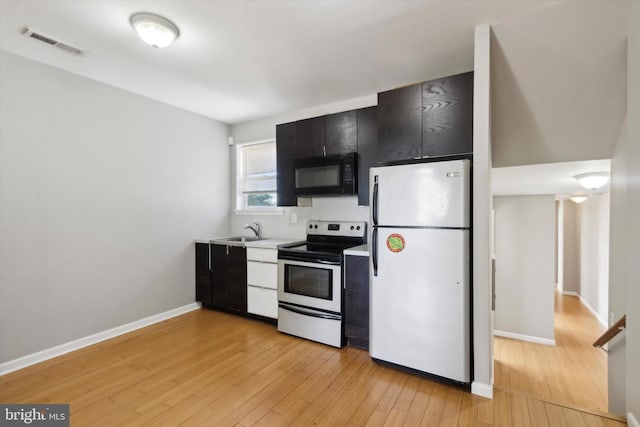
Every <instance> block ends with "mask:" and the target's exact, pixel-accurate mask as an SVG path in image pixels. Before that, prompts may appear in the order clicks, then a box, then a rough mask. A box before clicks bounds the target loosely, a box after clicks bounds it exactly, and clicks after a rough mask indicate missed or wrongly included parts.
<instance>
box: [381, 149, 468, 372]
mask: <svg viewBox="0 0 640 427" xmlns="http://www.w3.org/2000/svg"><path fill="white" fill-rule="evenodd" d="M469 169H470V166H469V160H454V161H443V162H433V163H420V164H411V165H400V166H385V167H375V168H371V169H370V172H369V173H370V183H371V188H370V196H371V198H370V200H371V204H370V218H369V219H370V224H371V227H370V236H369V242H370V243H369V244H370V263H371V265H370V267H371V268H370V275H371V277H370V279H371V280H370V332H369V353H370V355H371V357H372V358H374V359H376V360H380V361H384V362H389V363H393V364H396V365H400V366H403V367H407V368H411V369H415V370H418V371H421V372H424V373H428V374H431V375H436V376H439V377H442V378H445V379H448V380H453V381H455V382H459V383H470V382H471V377H470V375H471V373H470V372H471V337H470V330H471V325H470V318H471V316H470V310H471V307H470V281H469V271H470V263H471V261H470V249H469V233H470V215H469V207H470V204H471V200H470V185H471V184H470V182H471V181H470V171H469Z"/></svg>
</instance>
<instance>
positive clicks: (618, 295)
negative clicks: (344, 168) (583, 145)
mask: <svg viewBox="0 0 640 427" xmlns="http://www.w3.org/2000/svg"><path fill="white" fill-rule="evenodd" d="M627 145H628V142H627V124H626V120H625V123H624V124H623V126H622V129H621V132H620V137H619V138H618V143H617V144H616V148H615V151H614V153H613V159H612V160H611V185H610V188H611V196H610V197H611V213H610V233H609V237H610V248H609V267H610V269H609V313H613V317H615V319H616V320H617V319H618V318H620V316H622V314H624V313H626V312H627V274H628V271H627V270H628V267H629V257H628V256H627V250H628V248H630V242H629V241H628V240H627V239H628V238H629V229H628V225H627V224H628V217H627V203H628V198H627V186H628V184H627V181H628V172H627V170H628V166H627V162H628V161H629V159H628V157H627V151H628V148H627ZM609 323H610V322H609ZM628 331H629V330H628V329H627V333H628ZM625 336H626V333H623V334H620V335H618V337H616V338H614V339H613V340H612V341H611V342H610V343H609V356H608V357H607V362H608V363H607V366H608V368H607V373H608V375H607V376H608V381H607V383H608V396H609V412H611V413H613V414H618V415H624V414H625V412H626V397H625V394H626V375H627V373H626V345H625V344H626V341H625Z"/></svg>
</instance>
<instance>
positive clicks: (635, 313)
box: [608, 2, 640, 425]
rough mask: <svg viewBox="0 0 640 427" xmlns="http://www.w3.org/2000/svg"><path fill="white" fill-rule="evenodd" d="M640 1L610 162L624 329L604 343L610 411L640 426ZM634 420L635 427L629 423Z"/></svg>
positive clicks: (612, 293) (617, 293) (613, 297)
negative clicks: (624, 103) (619, 125)
mask: <svg viewBox="0 0 640 427" xmlns="http://www.w3.org/2000/svg"><path fill="white" fill-rule="evenodd" d="M638 117H640V3H638V2H633V5H632V12H631V17H630V20H629V36H628V40H627V119H626V121H625V123H624V124H623V126H622V129H621V132H620V136H619V138H618V142H617V144H616V148H615V151H614V156H613V161H612V162H611V168H612V174H611V234H610V237H611V251H610V258H609V259H610V272H609V277H610V286H609V303H610V306H609V311H610V315H612V316H613V317H614V318H615V319H618V318H620V317H621V316H622V315H623V314H626V315H627V328H626V329H625V331H624V332H623V333H621V334H620V335H618V337H616V338H614V339H613V340H612V341H611V343H610V345H609V351H610V352H609V357H608V384H609V411H610V412H613V413H615V414H625V413H626V415H627V418H628V421H629V425H640V381H639V380H638V379H640V364H639V363H638V360H640V304H638V301H640V286H638V277H640V262H638V260H640V227H638V226H637V221H638V218H640V143H639V142H640V121H638V120H637V118H638ZM634 422H635V424H634Z"/></svg>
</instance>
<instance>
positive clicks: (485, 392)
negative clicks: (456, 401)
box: [471, 381, 493, 399]
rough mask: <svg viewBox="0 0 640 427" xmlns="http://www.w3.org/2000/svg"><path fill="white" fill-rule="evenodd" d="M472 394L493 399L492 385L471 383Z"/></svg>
mask: <svg viewBox="0 0 640 427" xmlns="http://www.w3.org/2000/svg"><path fill="white" fill-rule="evenodd" d="M471 393H473V394H476V395H478V396H482V397H486V398H487V399H493V386H492V385H491V384H485V383H480V382H477V381H473V382H472V383H471Z"/></svg>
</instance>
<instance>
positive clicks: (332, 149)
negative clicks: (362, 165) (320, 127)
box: [324, 110, 358, 155]
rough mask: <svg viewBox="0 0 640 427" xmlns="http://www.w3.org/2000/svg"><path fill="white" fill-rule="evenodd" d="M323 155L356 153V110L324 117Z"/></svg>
mask: <svg viewBox="0 0 640 427" xmlns="http://www.w3.org/2000/svg"><path fill="white" fill-rule="evenodd" d="M324 148H325V154H326V155H331V154H346V153H353V152H356V151H358V124H357V115H356V110H351V111H345V112H343V113H337V114H329V115H327V116H325V141H324Z"/></svg>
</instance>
